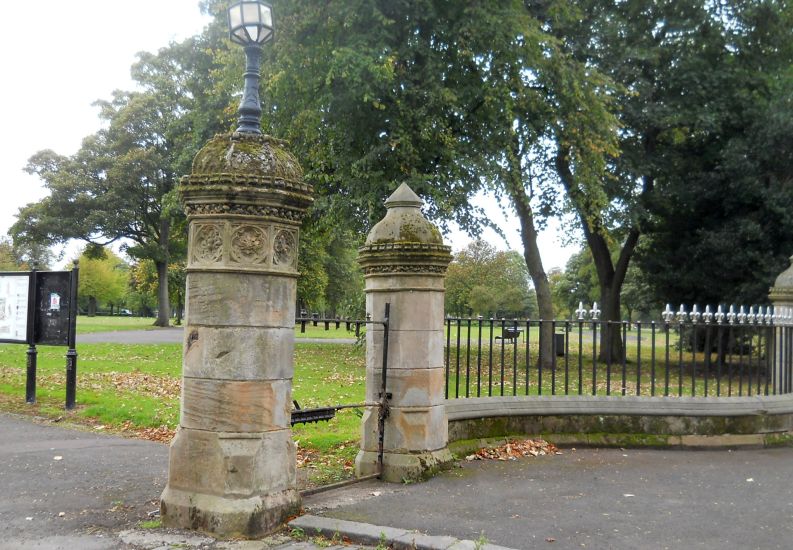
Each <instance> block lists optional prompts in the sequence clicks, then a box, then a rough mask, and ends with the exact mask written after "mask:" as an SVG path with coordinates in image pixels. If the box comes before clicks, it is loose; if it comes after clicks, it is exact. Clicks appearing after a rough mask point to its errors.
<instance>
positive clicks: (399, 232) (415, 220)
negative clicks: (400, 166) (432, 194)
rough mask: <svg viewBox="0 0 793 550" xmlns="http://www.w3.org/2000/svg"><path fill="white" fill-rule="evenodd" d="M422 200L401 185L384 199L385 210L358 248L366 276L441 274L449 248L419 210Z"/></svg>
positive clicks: (439, 233)
mask: <svg viewBox="0 0 793 550" xmlns="http://www.w3.org/2000/svg"><path fill="white" fill-rule="evenodd" d="M421 204H422V201H421V199H420V198H419V197H418V196H417V195H416V194H415V193H414V192H413V190H412V189H411V188H410V187H408V185H407V184H404V183H403V184H402V185H400V186H399V188H398V189H397V190H396V191H395V192H394V194H393V195H391V196H390V197H388V200H386V201H385V205H386V208H388V212H387V213H386V215H385V217H384V218H383V219H382V220H380V222H379V223H378V224H377V225H375V226H374V227H373V228H372V230H371V231H370V232H369V236H368V237H367V238H366V244H364V246H362V247H361V248H360V249H359V250H358V262H359V263H360V264H361V267H362V268H363V271H364V274H365V275H366V276H380V275H387V276H390V275H394V274H412V275H418V274H423V275H432V276H440V275H443V274H444V273H446V268H447V267H448V265H449V262H451V259H452V255H451V247H449V246H446V245H444V244H443V237H442V236H441V232H440V231H439V230H438V228H437V227H435V226H434V225H433V224H432V223H430V222H429V220H427V218H425V217H424V216H423V215H422V213H421Z"/></svg>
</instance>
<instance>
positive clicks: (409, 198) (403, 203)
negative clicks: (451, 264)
mask: <svg viewBox="0 0 793 550" xmlns="http://www.w3.org/2000/svg"><path fill="white" fill-rule="evenodd" d="M422 204H423V201H422V200H421V199H420V198H419V196H418V195H416V193H414V192H413V190H412V189H411V188H410V186H408V185H407V184H406V183H403V184H402V185H400V186H399V188H398V189H397V190H396V191H394V193H393V194H392V195H391V196H390V197H388V199H387V200H386V201H385V205H386V208H388V212H386V215H385V218H383V219H382V220H380V222H379V223H378V224H377V225H375V226H374V227H373V228H372V231H371V232H369V236H368V237H367V238H366V246H373V245H381V244H390V245H395V244H397V243H412V244H420V245H433V246H443V237H442V236H441V232H440V231H439V230H438V228H437V227H435V226H434V225H433V224H432V223H430V222H429V221H428V220H427V218H425V217H424V215H423V214H422V213H421V205H422ZM447 255H448V254H447ZM449 259H451V258H449Z"/></svg>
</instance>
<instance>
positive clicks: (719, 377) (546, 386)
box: [444, 304, 793, 399]
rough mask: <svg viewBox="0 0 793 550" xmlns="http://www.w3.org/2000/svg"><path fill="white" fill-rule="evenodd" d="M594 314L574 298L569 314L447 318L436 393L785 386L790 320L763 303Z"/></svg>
mask: <svg viewBox="0 0 793 550" xmlns="http://www.w3.org/2000/svg"><path fill="white" fill-rule="evenodd" d="M599 314H600V312H599V311H598V309H597V305H596V304H595V306H594V307H593V308H592V309H590V310H585V309H584V308H583V307H579V309H578V310H577V311H576V315H577V317H578V318H577V319H576V320H561V321H545V320H531V319H523V320H519V319H483V318H481V317H479V318H452V317H447V318H446V320H445V343H446V346H445V350H444V354H445V368H446V398H447V399H456V398H469V397H503V396H518V395H523V396H545V395H551V396H553V395H592V396H599V395H603V396H613V395H618V396H646V397H655V396H670V397H684V396H686V397H688V396H691V397H742V396H754V395H780V394H789V393H793V383H792V382H793V376H791V373H792V372H793V369H792V368H791V363H792V361H791V353H793V326H791V325H790V323H789V321H791V319H788V318H787V317H785V318H783V317H782V316H781V315H780V316H777V315H775V314H774V313H773V312H772V311H771V309H770V308H768V309H758V310H757V311H755V309H754V308H749V309H748V311H747V310H746V309H745V308H743V307H741V308H740V309H739V310H738V311H736V310H735V308H734V307H730V309H729V311H727V312H724V311H723V310H722V308H721V307H719V308H717V310H716V311H715V312H712V311H711V309H710V308H709V307H708V308H706V309H705V311H704V312H700V311H698V310H697V308H696V306H695V307H694V308H692V309H691V311H689V312H686V310H685V308H684V307H683V306H681V307H680V309H679V310H678V311H676V312H674V311H672V310H671V308H670V307H669V306H667V309H666V311H664V312H663V313H662V318H663V320H662V321H659V322H655V321H653V322H638V323H628V322H626V321H622V322H620V321H603V320H600V319H599ZM541 327H543V328H545V330H541ZM603 332H606V333H607V335H608V337H607V338H606V340H605V342H607V346H608V348H607V349H606V352H607V353H605V354H602V353H601V349H600V345H601V342H600V338H601V335H602V333H603ZM549 333H552V334H553V336H552V337H551V338H552V343H551V344H549V345H543V344H545V342H544V340H543V339H544V338H548V337H549ZM611 346H616V347H615V348H614V349H612V348H611ZM620 348H621V349H620ZM542 350H550V357H549V356H548V355H547V352H543V351H542Z"/></svg>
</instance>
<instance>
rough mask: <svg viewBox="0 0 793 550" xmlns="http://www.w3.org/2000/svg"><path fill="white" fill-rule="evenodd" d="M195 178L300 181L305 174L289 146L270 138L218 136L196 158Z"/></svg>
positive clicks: (262, 136) (241, 135)
mask: <svg viewBox="0 0 793 550" xmlns="http://www.w3.org/2000/svg"><path fill="white" fill-rule="evenodd" d="M192 173H193V175H209V174H240V175H253V176H271V177H272V178H273V179H284V180H288V181H299V180H301V179H302V177H303V171H302V169H301V168H300V164H299V163H298V162H297V159H296V158H295V157H294V156H293V155H292V153H290V152H289V151H288V150H287V148H286V143H285V142H283V141H281V140H278V139H275V138H273V137H270V136H266V135H257V134H239V133H234V134H217V135H216V136H215V137H213V138H212V139H210V140H209V141H208V142H207V143H206V144H205V145H204V147H202V148H201V150H200V151H199V152H198V154H197V155H196V156H195V158H194V159H193V167H192Z"/></svg>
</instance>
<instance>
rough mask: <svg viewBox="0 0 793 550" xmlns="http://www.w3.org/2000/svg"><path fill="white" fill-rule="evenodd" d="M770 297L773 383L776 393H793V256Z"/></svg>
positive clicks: (775, 282) (770, 359) (770, 292)
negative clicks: (790, 340)
mask: <svg viewBox="0 0 793 550" xmlns="http://www.w3.org/2000/svg"><path fill="white" fill-rule="evenodd" d="M768 297H769V298H770V299H771V303H772V304H774V325H775V327H776V329H775V330H774V338H773V347H772V348H771V350H770V352H769V354H768V355H769V363H770V365H771V367H772V368H771V373H770V374H771V376H772V378H771V381H772V383H773V388H774V391H775V393H778V394H779V393H789V392H791V391H793V380H791V371H792V370H793V369H792V368H791V361H793V349H791V345H790V343H789V338H787V336H788V335H790V333H791V331H793V256H791V258H790V267H788V268H787V269H786V270H785V271H783V272H782V273H780V274H779V276H778V277H777V278H776V281H774V286H772V287H771V289H770V291H769V293H768Z"/></svg>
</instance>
